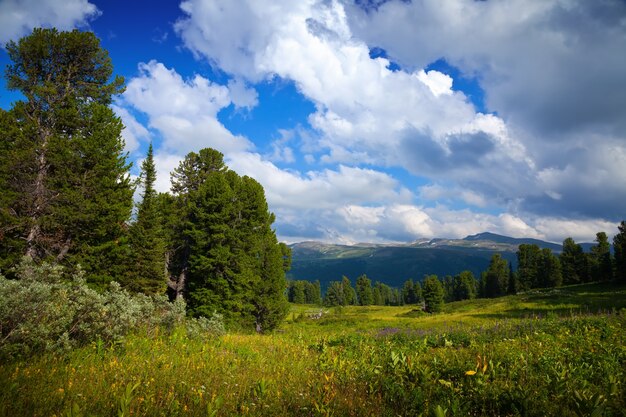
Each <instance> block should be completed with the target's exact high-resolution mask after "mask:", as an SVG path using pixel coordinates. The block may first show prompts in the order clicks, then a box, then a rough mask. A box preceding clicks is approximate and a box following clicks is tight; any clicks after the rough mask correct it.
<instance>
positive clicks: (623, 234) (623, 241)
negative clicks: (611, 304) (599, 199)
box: [613, 220, 626, 283]
mask: <svg viewBox="0 0 626 417" xmlns="http://www.w3.org/2000/svg"><path fill="white" fill-rule="evenodd" d="M617 228H618V230H619V232H618V234H616V235H615V236H614V237H613V251H614V252H615V279H616V280H617V281H618V282H622V283H626V221H623V220H622V222H621V223H620V224H619V226H618V227H617Z"/></svg>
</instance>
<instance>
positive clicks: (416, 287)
mask: <svg viewBox="0 0 626 417" xmlns="http://www.w3.org/2000/svg"><path fill="white" fill-rule="evenodd" d="M413 293H414V294H415V303H416V304H417V303H421V302H423V301H424V297H423V291H422V284H420V282H419V281H415V284H413Z"/></svg>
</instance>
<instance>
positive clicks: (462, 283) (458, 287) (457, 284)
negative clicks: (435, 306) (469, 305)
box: [454, 271, 476, 301]
mask: <svg viewBox="0 0 626 417" xmlns="http://www.w3.org/2000/svg"><path fill="white" fill-rule="evenodd" d="M474 298H476V279H475V278H474V274H472V273H471V271H463V272H461V273H460V274H459V275H456V276H455V277H454V301H462V300H472V299H474Z"/></svg>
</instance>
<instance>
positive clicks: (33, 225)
mask: <svg viewBox="0 0 626 417" xmlns="http://www.w3.org/2000/svg"><path fill="white" fill-rule="evenodd" d="M6 50H7V53H8V56H9V58H10V59H11V61H12V64H10V65H8V67H7V70H6V79H7V87H8V88H9V89H10V90H17V91H19V92H21V93H22V94H23V96H24V97H25V100H21V101H18V102H16V103H15V104H14V105H13V108H12V109H11V110H10V111H9V112H8V113H9V114H8V115H7V114H3V117H2V121H1V123H0V129H1V132H0V133H1V136H2V137H3V139H2V140H3V147H8V155H6V158H1V159H0V163H1V164H2V168H1V169H0V171H1V172H7V171H10V172H11V175H10V176H9V177H8V178H7V177H6V176H3V175H2V174H1V173H0V176H3V177H4V179H2V180H0V181H3V182H4V184H3V187H6V188H5V189H4V190H3V191H6V194H5V196H4V198H2V199H1V201H0V204H2V207H1V209H0V213H2V216H8V218H7V219H6V220H7V222H6V223H3V226H2V228H3V230H2V231H0V232H1V233H0V252H2V253H5V254H7V255H8V258H9V259H11V258H14V257H16V256H17V255H18V254H19V255H24V254H25V255H27V256H29V257H31V258H33V259H35V260H41V259H52V260H56V261H64V262H67V263H72V264H74V263H81V264H82V265H83V267H84V268H85V269H86V271H87V272H88V277H89V278H90V279H91V280H92V281H95V282H102V283H106V282H107V281H109V280H110V279H112V277H113V276H115V275H118V274H119V273H121V272H122V268H123V267H122V266H121V265H123V262H122V260H123V259H124V258H125V256H127V255H128V250H127V249H128V247H127V245H126V244H125V233H126V231H125V228H126V221H127V220H128V218H129V216H130V211H131V209H132V193H133V189H132V184H131V182H130V179H129V176H128V170H129V168H130V166H129V164H128V163H127V162H126V155H125V153H124V150H123V145H124V144H123V141H122V138H121V130H122V124H121V121H120V120H119V118H117V117H116V116H115V115H114V113H113V111H112V110H111V109H110V108H109V107H108V105H109V104H110V103H111V100H112V96H113V95H114V94H119V93H121V92H122V91H123V87H122V84H123V79H122V78H120V77H118V78H115V80H113V81H112V82H109V78H110V77H111V74H112V65H111V61H110V58H109V56H108V54H107V52H106V51H105V50H103V49H102V48H101V47H100V44H99V41H98V39H97V38H96V37H95V35H94V34H93V33H84V32H79V31H76V30H75V31H72V32H58V31H57V30H56V29H35V30H34V31H33V33H32V34H31V35H29V36H26V37H24V38H22V39H21V40H19V41H18V42H9V43H8V44H7V46H6ZM16 243H17V244H16Z"/></svg>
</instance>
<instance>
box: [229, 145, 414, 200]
mask: <svg viewBox="0 0 626 417" xmlns="http://www.w3.org/2000/svg"><path fill="white" fill-rule="evenodd" d="M226 162H227V164H228V166H229V167H230V168H232V169H233V170H235V171H236V172H238V173H239V174H240V175H250V176H252V177H254V178H255V179H256V180H257V181H259V182H260V183H261V184H262V185H263V186H264V187H265V193H266V195H267V200H268V202H269V204H270V206H271V207H273V208H289V209H301V210H308V209H318V210H322V209H331V208H334V207H337V206H343V205H347V204H354V203H359V204H365V203H368V202H371V203H374V202H375V203H378V202H380V201H407V200H409V199H410V198H411V193H410V192H409V191H408V190H407V189H406V188H404V187H402V186H401V185H400V184H399V182H398V181H397V180H396V179H394V178H392V177H391V176H390V175H388V174H386V173H383V172H380V171H375V170H371V169H364V168H356V167H349V166H344V165H340V166H339V168H338V169H337V170H331V169H326V170H323V171H310V172H307V173H306V174H305V175H301V174H299V173H297V172H292V171H287V170H283V169H280V168H278V167H277V166H276V165H274V164H273V163H271V162H269V161H267V160H264V159H263V158H262V157H261V155H259V154H256V153H250V152H243V153H232V154H228V155H227V158H226Z"/></svg>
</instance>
